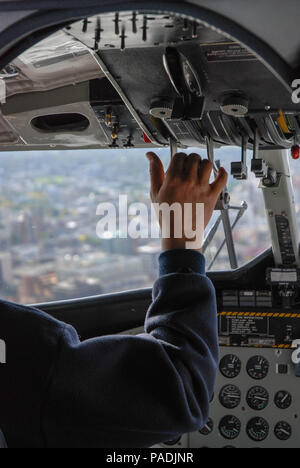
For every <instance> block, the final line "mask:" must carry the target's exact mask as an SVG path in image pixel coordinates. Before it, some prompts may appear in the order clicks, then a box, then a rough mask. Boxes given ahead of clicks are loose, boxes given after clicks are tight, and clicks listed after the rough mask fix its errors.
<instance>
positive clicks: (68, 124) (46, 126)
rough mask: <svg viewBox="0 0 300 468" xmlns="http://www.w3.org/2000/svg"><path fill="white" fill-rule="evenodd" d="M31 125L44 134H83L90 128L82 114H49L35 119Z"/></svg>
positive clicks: (87, 120)
mask: <svg viewBox="0 0 300 468" xmlns="http://www.w3.org/2000/svg"><path fill="white" fill-rule="evenodd" d="M31 125H32V127H33V128H35V129H36V130H39V131H41V132H45V133H58V132H83V131H84V130H86V129H87V128H88V127H89V126H90V121H89V119H88V118H87V117H85V116H84V115H82V114H75V113H73V114H50V115H41V116H39V117H35V118H34V119H33V120H32V121H31Z"/></svg>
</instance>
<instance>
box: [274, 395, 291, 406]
mask: <svg viewBox="0 0 300 468" xmlns="http://www.w3.org/2000/svg"><path fill="white" fill-rule="evenodd" d="M274 403H275V405H276V406H277V408H279V409H288V408H289V407H290V406H291V404H292V395H291V394H290V393H289V392H286V391H285V390H280V391H279V392H277V393H276V395H275V398H274Z"/></svg>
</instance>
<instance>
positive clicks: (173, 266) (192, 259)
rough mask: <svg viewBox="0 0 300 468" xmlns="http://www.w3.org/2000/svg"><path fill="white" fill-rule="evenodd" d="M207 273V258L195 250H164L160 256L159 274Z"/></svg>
mask: <svg viewBox="0 0 300 468" xmlns="http://www.w3.org/2000/svg"><path fill="white" fill-rule="evenodd" d="M179 272H186V273H200V274H201V275H204V274H205V258H204V256H203V255H202V254H201V253H199V252H196V251H195V250H186V249H174V250H167V251H166V252H163V253H162V254H161V255H160V257H159V275H160V276H164V275H169V274H170V273H179Z"/></svg>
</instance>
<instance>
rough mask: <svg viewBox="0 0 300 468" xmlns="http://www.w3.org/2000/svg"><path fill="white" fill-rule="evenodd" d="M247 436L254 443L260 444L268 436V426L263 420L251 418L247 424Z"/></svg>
mask: <svg viewBox="0 0 300 468" xmlns="http://www.w3.org/2000/svg"><path fill="white" fill-rule="evenodd" d="M246 431H247V434H248V436H249V437H250V439H252V440H254V441H255V442H262V441H263V440H265V439H266V438H267V437H268V435H269V424H268V423H267V421H266V420H265V419H263V418H253V419H250V421H249V422H248V424H247V429H246Z"/></svg>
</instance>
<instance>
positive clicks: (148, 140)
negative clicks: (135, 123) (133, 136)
mask: <svg viewBox="0 0 300 468" xmlns="http://www.w3.org/2000/svg"><path fill="white" fill-rule="evenodd" d="M143 138H144V142H145V143H152V141H151V140H150V138H148V137H147V135H146V133H145V132H143Z"/></svg>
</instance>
